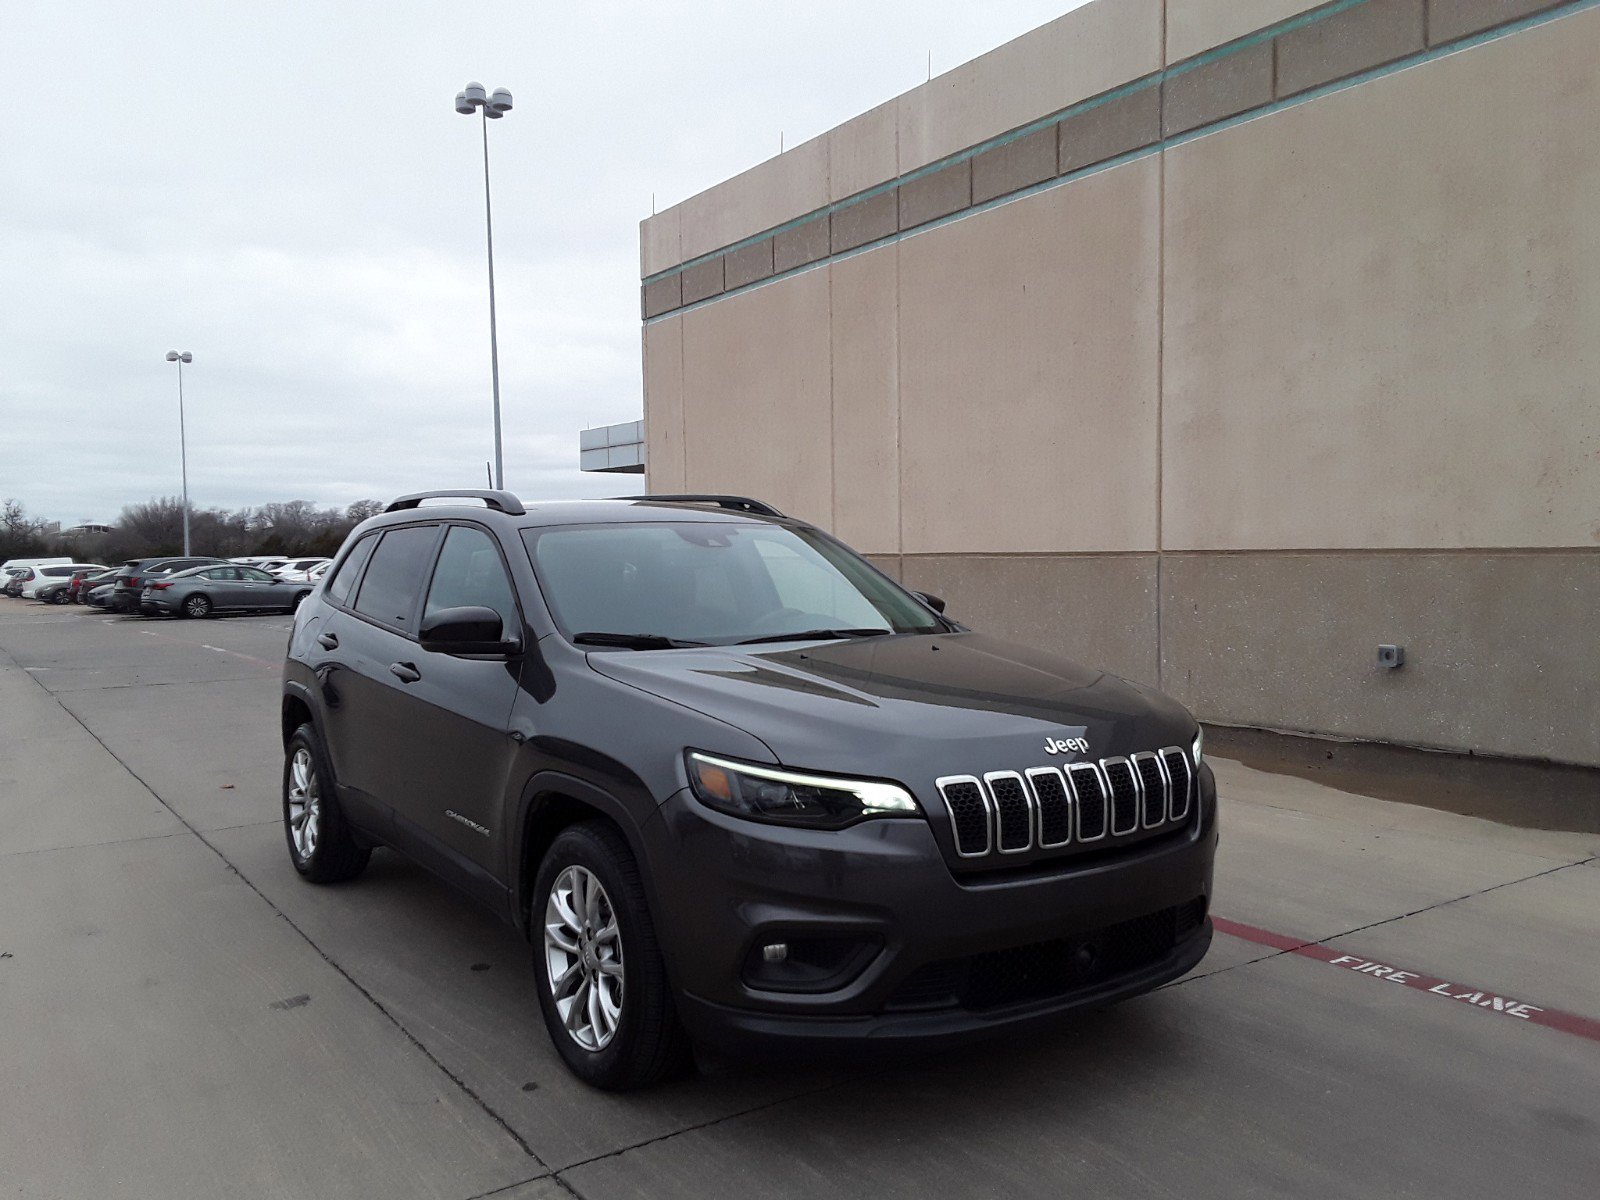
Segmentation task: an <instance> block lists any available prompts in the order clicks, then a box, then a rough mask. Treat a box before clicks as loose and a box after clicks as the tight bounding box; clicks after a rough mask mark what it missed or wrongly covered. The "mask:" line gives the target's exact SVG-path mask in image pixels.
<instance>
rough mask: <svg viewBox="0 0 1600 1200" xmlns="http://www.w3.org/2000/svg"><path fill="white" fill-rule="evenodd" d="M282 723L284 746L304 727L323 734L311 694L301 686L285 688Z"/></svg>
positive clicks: (292, 684) (319, 734)
mask: <svg viewBox="0 0 1600 1200" xmlns="http://www.w3.org/2000/svg"><path fill="white" fill-rule="evenodd" d="M280 711H281V722H282V726H283V744H284V746H285V747H287V746H288V745H289V739H290V738H292V737H293V736H294V731H295V730H296V729H299V728H300V726H302V725H309V726H311V728H313V729H315V730H316V731H317V734H318V736H319V737H320V736H321V734H322V730H321V728H320V727H319V726H318V724H317V715H316V710H315V709H314V708H313V707H312V704H311V697H310V694H309V693H307V692H306V691H305V689H304V688H303V687H301V686H300V685H299V684H294V683H291V684H289V685H288V686H287V687H285V688H284V692H283V703H282V706H281V709H280Z"/></svg>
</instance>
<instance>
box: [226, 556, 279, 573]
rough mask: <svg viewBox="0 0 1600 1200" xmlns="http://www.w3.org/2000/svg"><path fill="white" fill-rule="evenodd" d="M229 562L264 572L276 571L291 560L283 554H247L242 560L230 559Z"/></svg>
mask: <svg viewBox="0 0 1600 1200" xmlns="http://www.w3.org/2000/svg"><path fill="white" fill-rule="evenodd" d="M228 561H229V562H233V563H238V564H239V565H240V566H242V567H257V568H259V569H260V570H263V571H276V570H277V569H278V568H279V567H281V566H283V565H284V564H285V563H287V562H288V561H289V560H288V559H287V558H284V557H283V555H281V554H246V555H244V556H243V557H242V558H230V559H229V560H228Z"/></svg>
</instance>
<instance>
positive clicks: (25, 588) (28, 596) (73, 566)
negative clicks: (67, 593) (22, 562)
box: [22, 561, 105, 600]
mask: <svg viewBox="0 0 1600 1200" xmlns="http://www.w3.org/2000/svg"><path fill="white" fill-rule="evenodd" d="M26 570H28V571H29V572H30V573H29V574H28V575H26V576H24V577H23V580H22V598H23V599H24V600H32V599H34V598H35V596H36V595H37V594H38V591H39V589H40V588H42V587H44V585H45V584H47V583H60V582H61V581H62V580H64V579H71V578H72V573H73V572H74V571H104V570H105V567H103V566H101V565H100V564H99V563H75V562H71V561H68V562H64V563H52V564H50V565H47V566H38V567H28V568H26Z"/></svg>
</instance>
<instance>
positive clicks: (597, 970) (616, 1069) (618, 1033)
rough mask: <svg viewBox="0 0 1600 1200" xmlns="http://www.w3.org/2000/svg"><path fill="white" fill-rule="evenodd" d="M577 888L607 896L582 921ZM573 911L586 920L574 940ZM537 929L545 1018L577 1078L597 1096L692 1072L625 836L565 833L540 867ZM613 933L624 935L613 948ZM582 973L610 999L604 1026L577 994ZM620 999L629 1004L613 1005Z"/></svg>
mask: <svg viewBox="0 0 1600 1200" xmlns="http://www.w3.org/2000/svg"><path fill="white" fill-rule="evenodd" d="M583 881H586V882H583ZM575 882H576V883H577V884H578V886H579V887H582V888H590V887H592V885H598V887H599V889H600V890H599V892H598V895H597V897H596V899H595V901H594V902H593V904H592V906H591V907H590V908H588V909H587V910H586V911H584V912H581V913H577V912H575V910H574V909H573V908H572V906H571V900H572V899H573V897H574V892H573V891H572V890H571V889H572V886H573V885H574V883H575ZM552 892H556V893H558V896H557V897H556V898H555V899H553V898H552ZM590 894H593V893H592V892H586V893H585V895H590ZM563 911H565V912H569V913H574V915H575V916H576V918H577V919H578V923H577V926H576V930H575V934H576V935H575V936H569V934H568V933H567V930H568V928H569V926H568V925H567V923H566V921H565V919H564V918H563V917H562V916H561V915H560V914H561V913H562V912H563ZM597 921H598V923H599V924H598V925H596V924H595V923H596V922H597ZM530 924H531V926H532V934H533V944H534V954H533V966H534V976H535V980H536V984H535V986H536V987H537V988H538V991H539V1008H540V1010H541V1011H542V1012H543V1013H544V1022H545V1027H546V1028H547V1029H548V1030H549V1032H550V1040H551V1041H552V1042H553V1043H554V1044H555V1048H556V1053H557V1054H559V1055H561V1059H562V1061H563V1062H565V1063H566V1064H567V1068H568V1069H569V1070H570V1071H571V1072H572V1073H573V1074H574V1075H576V1076H577V1077H578V1078H579V1079H581V1080H583V1081H584V1082H585V1083H587V1084H589V1085H590V1086H592V1087H596V1088H601V1089H603V1090H605V1091H608V1092H626V1091H633V1090H635V1089H637V1088H644V1087H649V1086H651V1085H652V1084H655V1083H659V1082H660V1081H662V1080H663V1079H666V1078H668V1077H670V1076H672V1075H676V1074H678V1073H680V1072H682V1071H684V1070H686V1069H687V1068H688V1067H689V1065H690V1063H691V1057H690V1049H689V1039H688V1036H687V1035H686V1034H685V1033H684V1031H683V1027H682V1026H681V1025H680V1024H679V1023H678V1014H677V1009H676V1008H675V1007H674V1005H673V1002H672V989H671V986H670V985H669V984H668V982H667V972H666V964H665V963H664V962H663V960H662V957H661V947H660V944H659V943H658V942H657V941H656V932H655V924H654V922H652V920H651V919H650V907H649V904H648V903H647V902H646V900H645V894H644V882H643V880H642V879H641V878H640V875H639V865H638V863H636V862H635V861H634V858H633V853H632V852H631V851H630V850H629V849H628V843H627V842H626V841H625V840H624V839H623V837H622V834H621V833H619V832H618V831H617V829H616V827H615V826H613V825H611V824H610V823H609V822H606V821H587V822H584V823H583V824H579V825H570V826H568V827H567V828H566V829H564V830H562V831H561V833H560V834H559V835H558V836H557V837H556V840H555V841H554V842H553V843H552V844H551V846H550V849H549V851H548V852H546V854H545V856H544V862H543V863H541V864H540V867H539V874H538V877H537V880H536V882H535V885H534V891H533V911H532V914H531V922H530ZM608 928H614V933H613V935H612V936H611V937H610V938H607V937H606V930H607V929H608ZM552 929H553V930H554V932H552ZM567 947H570V949H568V948H567ZM590 967H592V968H593V969H592V970H587V969H586V968H590ZM553 972H559V973H560V974H559V975H557V976H556V978H557V979H558V980H560V982H559V984H553V983H552V973H553ZM573 972H577V973H578V975H580V976H582V975H585V974H586V975H587V976H588V982H589V983H590V986H591V990H593V989H594V988H605V989H606V990H605V991H604V992H603V993H602V995H603V999H602V1000H598V1001H596V1004H597V1005H599V1006H601V1009H602V1010H601V1011H600V1013H599V1019H598V1021H596V1020H595V1019H594V1013H595V1011H596V1010H595V1009H594V1008H590V1007H589V1006H588V1005H587V1004H585V1003H584V1002H583V1001H584V999H585V997H586V996H587V994H588V993H585V992H582V991H580V990H578V989H581V988H582V987H583V983H582V982H579V983H578V984H577V985H576V987H575V986H574V985H573V984H572V976H573ZM618 979H620V986H619V985H618V984H617V983H616V982H615V981H616V980H618ZM558 987H559V994H560V996H561V997H562V999H561V1001H559V1002H558V1000H557V999H556V995H557V989H558ZM618 995H620V1004H615V1005H613V1001H614V1000H615V998H616V997H617V996H618ZM563 1004H565V1006H566V1012H565V1013H563V1011H562V1005H563ZM613 1007H614V1008H615V1010H616V1011H615V1012H614V1014H613V1013H612V1011H611V1010H612V1008H613Z"/></svg>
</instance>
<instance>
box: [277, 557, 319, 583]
mask: <svg viewBox="0 0 1600 1200" xmlns="http://www.w3.org/2000/svg"><path fill="white" fill-rule="evenodd" d="M332 561H333V559H331V558H291V559H290V560H289V561H288V562H286V563H284V564H283V566H281V567H279V568H278V569H277V570H276V571H274V572H273V574H274V575H276V576H277V577H278V578H279V579H286V580H288V581H289V582H290V583H305V582H306V581H307V580H308V579H310V578H311V568H313V567H319V566H323V565H325V564H327V563H330V562H332Z"/></svg>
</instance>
